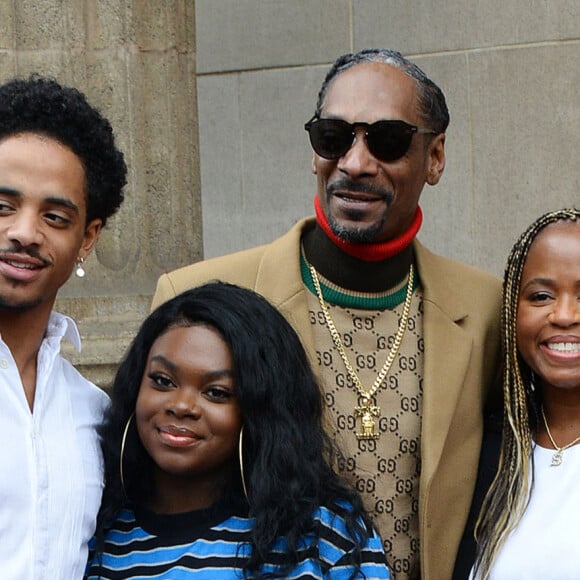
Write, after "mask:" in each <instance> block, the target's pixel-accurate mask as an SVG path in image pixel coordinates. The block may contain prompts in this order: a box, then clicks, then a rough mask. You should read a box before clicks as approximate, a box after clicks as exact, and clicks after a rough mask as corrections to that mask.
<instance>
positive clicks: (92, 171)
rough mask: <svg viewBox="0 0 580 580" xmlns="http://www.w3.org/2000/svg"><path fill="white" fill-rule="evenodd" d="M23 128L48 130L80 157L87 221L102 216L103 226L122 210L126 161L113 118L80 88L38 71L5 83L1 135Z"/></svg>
mask: <svg viewBox="0 0 580 580" xmlns="http://www.w3.org/2000/svg"><path fill="white" fill-rule="evenodd" d="M19 133H36V134H40V135H46V136H47V137H50V138H52V139H55V140H56V141H58V142H59V143H61V144H62V145H65V146H66V147H68V148H69V149H70V150H71V151H72V152H73V153H74V154H75V155H76V156H77V157H78V158H79V159H80V160H81V162H82V164H83V167H84V169H85V175H86V182H87V188H86V189H87V191H86V195H87V223H89V222H90V221H92V220H93V219H95V218H100V219H101V220H102V222H103V226H104V225H105V224H106V222H107V219H108V218H109V217H111V216H112V215H113V214H114V213H115V212H116V211H117V210H118V209H119V207H120V205H121V202H122V201H123V198H124V195H123V187H124V186H125V184H126V183H127V166H126V165H125V161H124V158H123V153H122V152H121V151H119V150H118V149H117V148H116V147H115V140H114V137H113V129H112V128H111V124H110V123H109V121H107V119H105V118H104V117H103V116H102V115H101V114H100V113H99V111H97V110H96V109H95V108H94V107H92V106H91V105H89V103H88V102H87V99H86V97H85V95H83V93H81V92H80V91H78V90H77V89H74V88H71V87H63V86H61V85H60V84H59V83H58V82H57V81H56V80H55V79H53V78H50V77H44V76H41V75H39V74H36V73H35V74H32V75H30V77H28V78H27V79H22V78H15V79H12V80H10V81H8V82H6V83H4V84H2V85H0V140H2V139H5V138H6V137H10V136H12V135H17V134H19Z"/></svg>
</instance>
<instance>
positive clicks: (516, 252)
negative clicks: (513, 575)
mask: <svg viewBox="0 0 580 580" xmlns="http://www.w3.org/2000/svg"><path fill="white" fill-rule="evenodd" d="M566 220H570V221H578V222H579V223H580V210H579V209H562V210H558V211H553V212H549V213H546V214H544V215H543V216H541V217H540V218H539V219H537V220H536V221H535V222H534V223H533V224H532V225H531V226H530V227H529V228H528V229H527V230H526V231H525V232H524V233H523V234H522V235H521V236H520V238H519V239H518V241H517V242H516V243H515V245H514V247H513V248H512V251H511V253H510V255H509V257H508V261H507V265H506V269H505V273H504V282H503V306H502V325H501V326H502V348H503V359H504V360H503V363H504V369H503V394H504V424H503V437H502V445H501V454H500V459H499V467H498V471H497V474H496V476H495V479H494V480H493V483H492V485H491V487H490V489H489V491H488V492H487V495H486V497H485V500H484V502H483V505H482V508H481V512H480V515H479V519H478V521H477V524H476V528H475V537H476V540H477V544H478V548H477V557H476V561H475V574H474V576H475V577H476V578H481V579H482V580H487V579H488V578H489V573H490V570H491V567H492V565H493V563H494V561H495V559H496V557H497V555H498V554H499V552H500V550H501V547H502V546H503V544H504V542H505V541H506V539H507V537H508V536H509V534H510V533H511V532H512V531H513V530H514V528H515V527H516V526H517V524H518V523H519V521H520V520H521V518H522V516H523V514H524V511H525V510H526V507H527V505H528V502H529V499H530V493H531V490H532V486H533V463H532V465H531V467H530V458H532V462H533V455H532V434H533V433H534V432H535V431H536V430H537V427H538V422H539V419H540V416H541V415H540V413H541V405H542V393H541V389H536V388H535V387H534V384H533V373H532V370H531V369H530V367H529V366H528V364H527V363H526V362H525V361H524V360H523V359H522V357H521V356H520V354H519V352H518V346H517V335H516V320H517V310H518V301H519V294H520V285H521V279H522V271H523V269H524V265H525V263H526V258H527V256H528V253H529V251H530V248H531V246H532V244H533V243H534V240H535V239H536V238H537V236H538V234H539V233H540V232H541V231H542V230H543V229H544V228H546V227H547V226H549V225H550V224H553V223H555V222H559V221H566ZM530 475H531V477H530Z"/></svg>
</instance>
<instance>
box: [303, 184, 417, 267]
mask: <svg viewBox="0 0 580 580" xmlns="http://www.w3.org/2000/svg"><path fill="white" fill-rule="evenodd" d="M314 210H315V212H316V222H317V223H318V225H319V226H320V227H321V228H322V230H323V231H324V233H325V234H326V235H327V236H328V237H329V238H330V240H331V241H332V242H333V243H334V244H335V245H336V246H338V247H339V248H340V249H341V250H342V251H343V252H345V253H346V254H348V255H350V256H353V257H354V258H358V259H359V260H364V261H366V262H379V261H381V260H386V259H387V258H392V257H393V256H395V255H397V254H399V253H401V252H402V251H403V250H404V249H405V248H407V247H408V246H409V245H410V244H411V242H412V241H413V240H414V239H415V236H416V235H417V232H418V231H419V229H420V227H421V223H422V222H423V213H422V212H421V208H420V207H419V206H417V211H416V213H415V218H414V219H413V222H412V223H411V225H410V226H409V228H408V229H407V230H406V231H405V232H403V233H402V234H401V235H400V236H398V237H396V238H394V239H392V240H387V241H386V242H380V243H375V244H371V243H368V244H360V243H354V242H348V241H346V240H343V239H342V238H339V237H338V236H337V235H336V234H335V233H334V232H333V231H332V229H331V227H330V224H329V223H328V220H327V218H326V215H325V214H324V212H323V211H322V208H321V207H320V201H319V199H318V195H317V196H316V197H315V198H314Z"/></svg>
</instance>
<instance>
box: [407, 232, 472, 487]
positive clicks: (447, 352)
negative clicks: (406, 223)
mask: <svg viewBox="0 0 580 580" xmlns="http://www.w3.org/2000/svg"><path fill="white" fill-rule="evenodd" d="M414 249H415V257H416V260H417V267H418V270H419V275H420V277H421V283H422V287H423V308H424V312H423V337H424V340H425V355H424V356H425V358H424V372H423V418H422V421H423V426H422V433H421V462H422V470H421V483H422V485H421V489H422V490H428V489H429V484H428V482H430V481H431V479H432V477H433V475H434V473H435V471H436V469H437V466H438V464H439V460H440V458H441V454H442V452H443V448H444V446H445V441H446V439H447V436H448V434H449V427H450V425H451V421H452V419H453V415H454V413H455V410H456V408H457V403H458V399H459V395H460V393H461V389H462V386H463V384H464V380H465V375H466V373H467V370H468V368H469V360H470V357H471V351H472V348H473V345H472V341H471V338H470V337H469V336H468V335H467V333H465V332H464V331H463V329H462V328H461V321H462V320H463V319H464V318H465V317H466V316H467V308H466V307H465V305H464V304H463V303H462V301H461V299H458V294H459V295H460V293H458V288H457V286H455V287H453V283H454V282H452V281H450V280H449V279H448V278H447V277H446V276H445V271H444V270H443V271H442V269H441V267H440V266H441V264H438V263H437V262H438V260H437V257H436V256H435V255H434V254H432V253H431V252H429V251H428V250H426V249H425V248H424V247H423V246H421V244H419V243H418V242H415V247H414ZM455 282H456V281H455Z"/></svg>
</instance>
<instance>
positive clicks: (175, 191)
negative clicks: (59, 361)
mask: <svg viewBox="0 0 580 580" xmlns="http://www.w3.org/2000/svg"><path fill="white" fill-rule="evenodd" d="M194 13H195V5H194V2H193V1H192V0H17V1H15V2H1V3H0V82H3V81H5V80H7V79H9V78H11V77H14V76H27V75H28V74H29V73H31V72H39V73H41V74H44V75H51V76H53V77H55V78H56V79H57V80H58V81H59V82H61V83H62V84H66V85H71V86H75V87H77V88H79V89H80V90H81V91H83V92H84V93H85V94H86V95H87V97H88V99H89V101H90V102H91V103H92V104H93V105H95V106H97V108H99V109H100V110H101V111H102V112H103V114H104V115H105V116H106V117H107V118H108V119H109V120H110V121H111V124H112V125H113V128H114V131H115V135H116V139H117V142H118V145H119V146H120V148H121V149H122V150H123V151H124V153H125V156H126V161H127V165H128V168H129V174H128V181H129V183H128V185H127V187H126V189H125V202H124V203H123V206H122V207H121V210H120V212H119V214H118V215H116V216H115V217H113V218H112V219H111V220H110V221H109V223H108V225H107V228H106V230H105V231H104V232H103V233H102V235H101V238H100V240H99V242H98V245H97V248H96V251H95V252H93V254H92V255H91V256H90V258H89V259H88V260H87V262H86V264H85V269H86V271H87V275H86V277H85V278H84V279H82V280H77V279H74V277H73V279H71V280H70V281H69V282H68V283H67V285H66V286H65V287H64V288H63V289H62V290H61V293H60V297H59V299H58V301H57V309H58V310H59V311H61V312H64V313H67V314H70V315H71V316H73V317H74V318H75V320H76V321H77V323H78V324H79V328H80V332H81V335H82V338H83V351H82V353H81V354H78V353H75V352H73V351H72V349H66V353H67V355H68V356H70V358H71V360H72V361H73V362H74V363H75V364H76V365H77V367H78V368H79V369H80V371H81V372H82V373H83V374H85V376H88V377H89V378H90V379H91V380H93V381H95V382H96V383H97V384H99V385H101V386H106V385H107V384H108V383H109V382H110V380H111V378H112V374H113V372H114V370H115V368H116V366H117V364H118V362H119V360H120V358H121V357H122V355H123V353H124V351H125V349H126V346H127V344H128V343H129V341H130V340H131V338H132V337H133V336H134V333H135V331H136V329H137V328H138V326H139V324H140V322H141V321H142V320H143V318H144V317H145V316H146V315H147V313H148V311H149V304H150V300H151V294H152V292H153V290H154V288H155V282H156V280H157V277H158V276H159V274H160V273H161V272H162V271H165V270H168V269H172V268H175V267H177V266H179V265H182V264H185V263H189V262H193V261H196V260H198V259H199V258H200V257H201V255H202V241H201V240H202V232H201V205H200V179H199V163H198V137H197V102H196V88H195V87H196V84H195V15H194Z"/></svg>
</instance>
